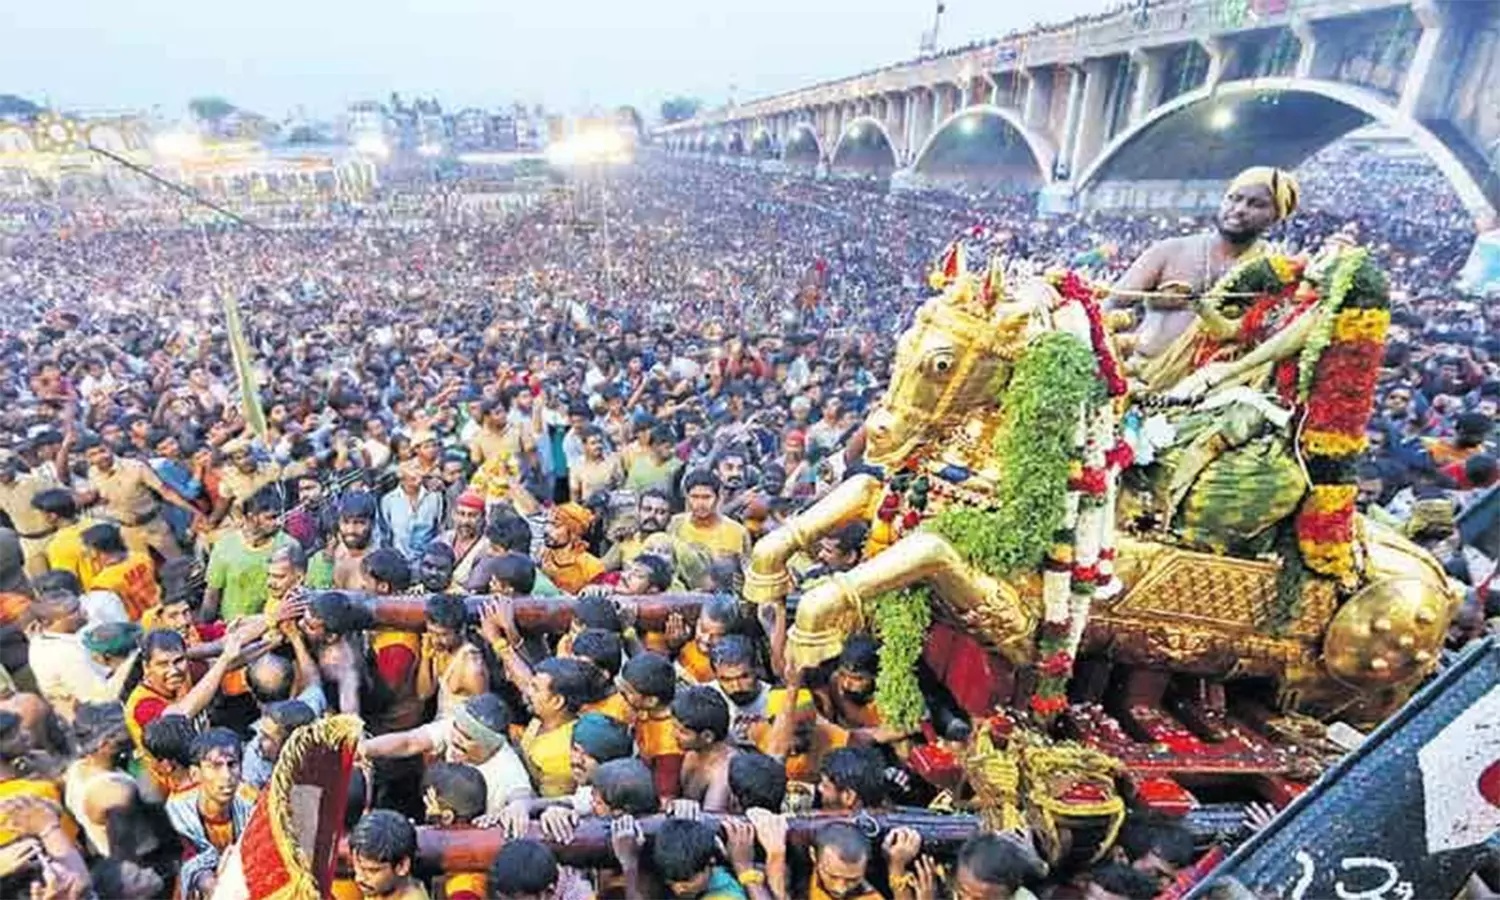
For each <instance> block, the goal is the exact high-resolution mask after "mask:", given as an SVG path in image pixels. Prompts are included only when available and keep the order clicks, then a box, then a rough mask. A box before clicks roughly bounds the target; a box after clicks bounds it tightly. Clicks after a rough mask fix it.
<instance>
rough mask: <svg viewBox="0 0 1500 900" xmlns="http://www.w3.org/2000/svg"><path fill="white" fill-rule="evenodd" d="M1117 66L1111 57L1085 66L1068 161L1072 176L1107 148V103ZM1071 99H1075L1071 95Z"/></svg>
mask: <svg viewBox="0 0 1500 900" xmlns="http://www.w3.org/2000/svg"><path fill="white" fill-rule="evenodd" d="M1113 69H1114V66H1111V65H1110V64H1109V60H1107V59H1091V60H1088V61H1087V62H1085V63H1084V67H1083V77H1082V81H1083V93H1082V95H1081V98H1080V101H1079V107H1078V122H1077V128H1076V132H1075V139H1074V142H1073V154H1072V156H1071V157H1069V160H1068V173H1069V177H1072V176H1073V175H1074V174H1077V173H1080V172H1082V171H1084V170H1085V169H1087V168H1088V165H1089V163H1091V162H1093V161H1094V157H1096V156H1098V155H1099V151H1100V150H1101V149H1102V148H1103V147H1104V138H1105V129H1106V126H1107V125H1108V123H1107V122H1106V121H1105V115H1104V106H1105V103H1106V102H1107V100H1108V98H1109V80H1110V77H1111V75H1112V73H1113ZM1070 99H1071V98H1070Z"/></svg>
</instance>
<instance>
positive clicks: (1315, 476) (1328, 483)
mask: <svg viewBox="0 0 1500 900" xmlns="http://www.w3.org/2000/svg"><path fill="white" fill-rule="evenodd" d="M1332 271H1333V274H1332V275H1331V277H1330V278H1329V285H1328V291H1327V293H1326V294H1325V295H1324V297H1323V298H1322V300H1321V303H1320V307H1321V309H1320V311H1321V312H1322V319H1321V321H1320V322H1319V323H1318V327H1317V328H1316V329H1315V330H1314V331H1313V332H1312V333H1311V334H1310V335H1309V336H1308V338H1307V341H1306V343H1305V344H1304V345H1303V348H1302V352H1301V354H1300V355H1299V356H1298V358H1297V365H1296V373H1297V379H1296V397H1297V400H1298V402H1299V403H1300V404H1301V405H1302V407H1303V409H1304V414H1303V418H1302V422H1301V433H1300V435H1299V437H1298V440H1299V447H1300V449H1301V451H1302V453H1303V455H1304V457H1305V458H1306V461H1307V471H1308V475H1309V477H1310V479H1311V481H1312V487H1311V489H1310V490H1309V491H1308V494H1307V496H1306V497H1305V498H1303V501H1302V504H1301V506H1299V507H1298V509H1297V516H1296V520H1295V523H1294V529H1295V532H1296V536H1297V547H1298V550H1299V551H1300V553H1301V557H1302V562H1303V563H1304V565H1306V567H1307V568H1308V569H1309V570H1311V571H1312V572H1315V573H1317V574H1320V575H1327V576H1330V577H1333V578H1336V579H1338V580H1339V582H1340V583H1342V584H1344V585H1345V586H1348V585H1350V584H1351V583H1352V582H1353V581H1354V579H1355V577H1356V573H1355V558H1354V522H1355V510H1354V501H1355V495H1356V493H1357V489H1356V488H1355V484H1354V466H1355V460H1356V459H1357V458H1358V456H1359V454H1360V453H1361V452H1363V451H1364V449H1365V427H1366V426H1367V425H1368V424H1369V421H1370V414H1371V413H1372V412H1373V411H1374V407H1375V381H1376V377H1377V376H1378V375H1379V372H1380V364H1381V361H1382V359H1383V357H1384V356H1385V337H1386V332H1387V330H1388V329H1389V328H1390V321H1391V314H1390V288H1389V285H1388V283H1387V282H1386V280H1385V276H1384V275H1383V274H1382V273H1381V272H1380V271H1379V269H1377V268H1375V266H1374V265H1373V264H1372V263H1371V262H1370V256H1369V253H1368V251H1366V250H1364V249H1363V248H1353V249H1348V250H1343V251H1339V252H1338V255H1337V256H1336V257H1335V259H1334V262H1333V270H1332Z"/></svg>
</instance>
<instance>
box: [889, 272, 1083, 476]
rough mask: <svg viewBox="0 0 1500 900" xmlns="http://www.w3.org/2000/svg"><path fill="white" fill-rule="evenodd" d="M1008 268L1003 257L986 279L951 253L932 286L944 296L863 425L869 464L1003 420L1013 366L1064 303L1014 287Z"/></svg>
mask: <svg viewBox="0 0 1500 900" xmlns="http://www.w3.org/2000/svg"><path fill="white" fill-rule="evenodd" d="M1003 266H1004V264H1003V260H1001V259H1000V257H999V256H998V255H997V256H996V257H994V258H992V259H991V260H990V265H989V269H988V271H987V272H985V273H984V275H983V277H981V276H980V275H979V274H977V273H973V272H970V271H969V270H968V268H967V265H966V264H965V261H964V254H963V248H962V247H961V246H960V245H958V244H954V245H953V246H951V247H949V248H948V251H947V253H945V254H944V257H943V261H942V262H941V263H940V264H939V267H938V268H937V269H936V270H935V271H934V272H933V273H932V276H931V278H930V281H931V283H932V285H933V286H934V287H936V288H938V289H939V290H940V291H941V293H940V294H938V295H937V296H936V297H933V298H931V299H929V300H927V301H926V302H925V303H923V304H922V306H921V307H919V308H918V310H917V313H916V316H915V318H914V320H913V321H912V324H911V327H910V328H908V329H907V330H906V332H905V333H904V334H902V335H901V338H900V339H899V341H898V342H897V344H896V360H895V364H894V366H893V367H892V370H891V383H890V386H889V387H888V388H887V389H886V392H885V396H884V397H882V398H881V400H880V402H879V403H878V404H877V405H876V406H875V408H874V409H873V410H871V412H870V414H869V416H868V417H867V418H866V419H865V442H866V450H865V459H866V461H867V462H869V463H871V464H873V465H879V466H892V465H899V464H900V463H901V462H902V461H903V460H904V459H906V458H907V457H909V456H910V455H912V453H914V452H915V451H916V450H918V449H919V448H921V447H923V446H924V445H927V444H931V443H933V442H936V441H941V440H943V439H944V438H945V437H947V436H948V435H950V434H951V433H952V432H953V430H954V429H956V428H958V427H960V426H961V425H962V424H963V423H964V422H965V421H967V420H970V419H972V418H974V417H976V416H979V417H982V416H986V415H989V414H994V413H998V412H999V406H1000V402H999V397H1000V394H1001V391H1002V389H1003V388H1004V387H1005V385H1006V383H1007V382H1008V381H1009V379H1010V372H1011V364H1012V363H1014V361H1015V360H1016V359H1017V357H1019V356H1020V354H1021V351H1022V350H1023V349H1024V348H1025V346H1026V342H1027V340H1028V339H1029V338H1030V336H1031V335H1032V334H1034V333H1035V329H1036V328H1037V327H1046V320H1047V317H1048V313H1049V311H1050V310H1051V309H1052V308H1054V307H1055V306H1056V305H1057V303H1058V302H1059V299H1060V298H1059V296H1058V294H1057V292H1056V291H1055V290H1054V289H1053V288H1052V286H1051V285H1050V284H1048V283H1047V282H1046V281H1044V280H1042V279H1039V278H1037V279H1026V280H1023V281H1021V282H1019V283H1018V284H1016V285H1014V286H1008V285H1007V284H1006V282H1005V277H1004V267H1003Z"/></svg>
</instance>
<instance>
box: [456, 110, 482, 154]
mask: <svg viewBox="0 0 1500 900" xmlns="http://www.w3.org/2000/svg"><path fill="white" fill-rule="evenodd" d="M452 128H453V148H454V149H455V150H459V151H464V150H486V149H488V148H489V131H490V115H489V113H487V112H485V111H484V110H482V109H479V108H477V107H473V106H471V107H469V108H467V109H461V110H459V111H458V112H457V113H454V115H453V123H452Z"/></svg>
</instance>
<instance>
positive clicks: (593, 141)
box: [547, 129, 630, 166]
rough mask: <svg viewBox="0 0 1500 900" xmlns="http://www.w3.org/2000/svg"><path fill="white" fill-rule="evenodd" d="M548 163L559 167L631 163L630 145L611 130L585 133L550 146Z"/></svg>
mask: <svg viewBox="0 0 1500 900" xmlns="http://www.w3.org/2000/svg"><path fill="white" fill-rule="evenodd" d="M547 161H548V162H550V163H552V164H553V165H557V166H576V165H594V164H598V163H610V164H614V163H624V162H629V161H630V144H629V142H627V141H626V140H625V136H624V135H622V134H620V132H618V131H614V130H611V129H599V130H595V131H584V132H580V133H579V134H575V135H573V136H572V137H570V138H567V139H565V140H561V141H558V142H557V143H555V144H552V145H551V146H549V147H548V148H547Z"/></svg>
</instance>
